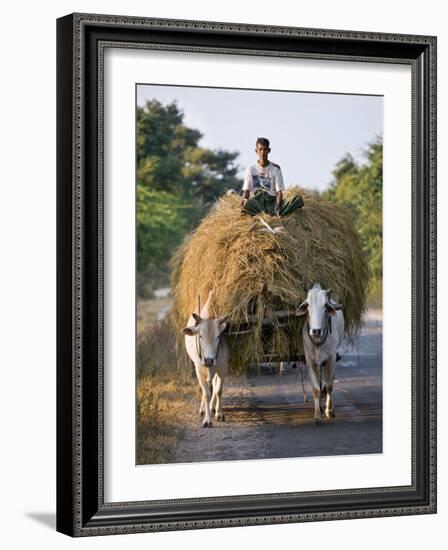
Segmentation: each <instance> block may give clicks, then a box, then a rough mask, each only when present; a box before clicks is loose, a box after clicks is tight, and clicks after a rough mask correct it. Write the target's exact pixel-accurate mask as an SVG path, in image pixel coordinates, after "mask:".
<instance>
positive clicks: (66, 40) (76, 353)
mask: <svg viewBox="0 0 448 550" xmlns="http://www.w3.org/2000/svg"><path fill="white" fill-rule="evenodd" d="M107 45H109V46H110V45H113V46H115V47H122V48H141V47H153V48H159V49H169V50H171V51H192V52H196V51H198V52H215V53H220V54H222V55H225V54H226V53H232V54H235V53H236V54H245V55H247V54H249V55H263V56H274V57H278V56H283V57H307V58H311V59H328V60H343V61H358V62H359V61H361V62H365V63H369V62H376V63H400V64H408V65H410V66H411V69H412V107H413V108H412V113H410V116H412V251H413V254H412V366H411V368H412V466H413V468H412V484H411V485H410V486H397V487H395V486H393V487H382V488H372V489H345V490H337V491H318V492H307V493H281V494H263V495H236V496H232V497H224V496H219V495H216V497H213V498H191V499H177V500H167V501H151V495H150V494H148V500H147V501H144V502H140V501H139V502H120V503H108V502H105V501H104V487H103V458H104V457H103V439H102V437H103V332H102V331H103V180H102V167H103V135H102V131H103V118H102V106H103V95H102V94H103V87H102V86H103V65H102V63H103V57H102V56H103V53H104V48H105V47H107ZM57 52H58V54H57V120H58V122H57V141H58V145H57V158H58V161H57V210H58V211H57V232H58V241H57V254H58V262H57V268H58V274H57V280H58V287H57V292H58V309H57V316H58V320H57V326H58V335H57V340H58V350H57V391H58V396H57V437H58V441H57V530H58V531H60V532H62V533H65V534H67V535H71V536H89V535H106V534H118V533H135V532H145V531H160V530H173V529H199V528H211V527H227V526H237V525H262V524H267V523H285V522H302V521H316V520H332V519H347V518H366V517H379V516H393V515H404V514H427V513H435V512H436V38H435V37H432V36H409V35H399V34H378V33H369V32H350V31H339V30H321V29H306V28H292V27H273V26H256V25H246V24H233V23H220V22H218V23H215V22H205V21H184V20H165V19H147V18H138V17H122V16H108V15H91V14H73V15H69V16H66V17H63V18H61V19H59V20H58V21H57Z"/></svg>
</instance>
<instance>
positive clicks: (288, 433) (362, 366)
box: [172, 311, 382, 462]
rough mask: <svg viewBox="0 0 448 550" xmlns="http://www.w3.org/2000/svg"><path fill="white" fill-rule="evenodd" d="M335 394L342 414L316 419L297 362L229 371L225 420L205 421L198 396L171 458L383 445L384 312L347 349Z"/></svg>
mask: <svg viewBox="0 0 448 550" xmlns="http://www.w3.org/2000/svg"><path fill="white" fill-rule="evenodd" d="M334 398H335V411H336V418H334V419H331V420H327V419H323V421H322V423H321V424H320V425H318V426H313V423H312V417H313V404H312V398H311V392H310V384H309V383H308V403H307V404H305V403H304V402H303V393H302V386H301V381H300V373H299V372H298V370H297V369H296V370H290V371H288V372H286V373H285V374H282V375H280V374H278V372H277V371H276V372H273V373H271V372H269V371H266V373H263V374H261V375H259V374H254V375H251V376H239V377H229V378H227V379H226V383H225V387H224V393H223V406H224V413H225V418H226V421H225V422H223V423H221V422H220V423H218V422H214V423H213V427H212V428H202V427H201V419H200V417H199V415H198V408H199V400H195V401H192V402H191V406H190V407H189V408H188V411H186V417H185V419H184V421H185V425H184V427H183V435H182V437H181V438H180V439H179V440H178V444H177V446H176V449H175V450H174V459H173V460H172V462H207V461H215V460H239V459H246V460H247V459H260V458H281V457H298V456H329V455H341V454H364V453H380V452H382V315H381V311H369V312H368V314H367V315H366V318H365V323H364V327H363V329H362V332H361V335H360V339H359V342H358V345H357V347H355V348H350V347H346V349H345V350H344V349H343V353H342V359H341V361H339V362H338V363H337V365H336V376H335V390H334Z"/></svg>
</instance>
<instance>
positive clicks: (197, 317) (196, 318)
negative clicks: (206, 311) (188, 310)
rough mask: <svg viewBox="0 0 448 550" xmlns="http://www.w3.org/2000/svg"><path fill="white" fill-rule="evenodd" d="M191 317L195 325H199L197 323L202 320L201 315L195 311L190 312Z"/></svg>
mask: <svg viewBox="0 0 448 550" xmlns="http://www.w3.org/2000/svg"><path fill="white" fill-rule="evenodd" d="M192 315H193V319H194V320H195V323H196V326H197V325H199V323H200V322H201V321H202V319H201V316H200V315H198V314H197V313H192Z"/></svg>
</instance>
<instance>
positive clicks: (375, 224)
mask: <svg viewBox="0 0 448 550" xmlns="http://www.w3.org/2000/svg"><path fill="white" fill-rule="evenodd" d="M364 158H365V163H358V162H356V161H355V160H354V159H353V157H352V156H351V155H350V154H347V155H345V156H344V157H343V158H342V159H341V161H340V162H338V164H337V165H336V167H335V169H334V171H333V177H334V180H333V182H332V185H331V186H330V188H329V189H328V190H327V191H326V192H325V193H324V196H325V197H326V198H328V199H330V200H335V201H338V202H342V203H343V204H345V205H346V206H347V207H348V208H349V209H350V211H351V213H352V215H353V220H354V223H355V227H356V229H357V231H358V234H359V236H360V238H361V244H362V248H363V251H364V253H365V256H366V260H367V265H368V267H369V272H370V277H371V281H372V283H373V284H375V283H377V282H378V281H380V280H381V278H382V243H383V240H382V239H383V237H382V188H383V185H382V181H383V144H382V140H381V138H377V139H376V140H375V141H373V142H372V143H370V144H369V145H368V146H367V148H366V150H365V151H364Z"/></svg>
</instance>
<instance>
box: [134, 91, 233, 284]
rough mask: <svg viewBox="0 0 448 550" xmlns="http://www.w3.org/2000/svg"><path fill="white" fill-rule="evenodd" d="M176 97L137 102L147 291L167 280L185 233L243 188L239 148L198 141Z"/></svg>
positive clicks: (141, 253)
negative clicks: (214, 147)
mask: <svg viewBox="0 0 448 550" xmlns="http://www.w3.org/2000/svg"><path fill="white" fill-rule="evenodd" d="M183 120H184V114H183V112H182V111H181V110H180V109H179V107H178V106H177V104H176V103H175V102H173V103H170V104H168V105H163V104H162V103H161V102H160V101H157V100H152V101H147V102H146V104H145V105H144V106H139V107H137V136H136V140H137V278H138V291H139V293H142V294H144V293H145V290H144V289H146V292H147V291H148V290H149V291H150V290H151V287H152V286H154V285H156V284H157V285H163V284H167V283H168V262H169V259H170V257H171V254H172V252H173V250H174V248H175V247H176V246H177V245H178V244H180V242H181V240H182V238H183V236H184V234H185V233H186V232H188V231H190V230H191V229H193V228H194V227H195V225H196V224H197V223H198V222H199V220H200V219H201V218H202V217H203V216H204V214H205V213H206V212H207V210H208V209H209V208H210V206H211V205H212V204H213V203H214V202H215V201H216V199H217V198H218V197H219V196H220V195H222V194H223V193H225V192H226V191H227V190H228V189H240V188H241V185H242V182H241V181H240V180H239V179H238V178H237V177H236V174H237V171H238V166H237V165H236V164H235V160H236V158H237V156H238V153H237V152H229V151H225V150H222V149H218V150H211V149H207V148H204V147H201V146H200V145H199V142H200V140H201V138H202V137H203V136H202V134H201V132H199V131H198V130H196V129H193V128H189V127H187V126H186V125H185V124H184V121H183Z"/></svg>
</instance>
